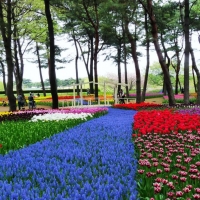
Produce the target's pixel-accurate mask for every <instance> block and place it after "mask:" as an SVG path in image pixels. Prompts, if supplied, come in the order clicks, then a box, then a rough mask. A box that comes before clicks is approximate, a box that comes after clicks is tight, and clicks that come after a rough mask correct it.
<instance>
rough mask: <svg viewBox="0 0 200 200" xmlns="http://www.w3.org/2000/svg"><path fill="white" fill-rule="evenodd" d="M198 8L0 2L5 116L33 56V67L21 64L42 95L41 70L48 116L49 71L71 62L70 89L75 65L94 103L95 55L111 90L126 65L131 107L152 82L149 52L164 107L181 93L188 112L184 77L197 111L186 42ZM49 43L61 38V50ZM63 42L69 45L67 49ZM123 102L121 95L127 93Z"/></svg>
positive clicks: (91, 0)
mask: <svg viewBox="0 0 200 200" xmlns="http://www.w3.org/2000/svg"><path fill="white" fill-rule="evenodd" d="M199 6H200V3H199V0H193V1H191V0H184V1H182V2H180V1H160V0H157V1H151V0H146V1H143V0H135V1H130V0H124V1H121V0H120V1H118V0H116V1H114V0H106V1H105V0H76V1H75V0H74V1H72V0H70V1H69V0H44V1H41V0H34V1H32V0H26V1H25V0H7V1H0V29H1V35H0V51H1V57H0V67H1V68H0V73H1V75H2V78H3V87H4V90H5V93H6V95H7V97H8V100H9V105H10V110H11V111H14V110H16V98H15V96H14V93H13V90H15V88H14V87H15V85H16V91H17V93H22V94H23V87H22V86H23V82H26V81H27V80H24V68H25V67H26V66H25V59H26V57H25V55H26V53H32V54H35V56H34V57H35V58H36V59H31V60H29V62H33V63H35V65H36V66H37V67H38V71H39V76H40V80H41V81H40V82H41V88H42V89H43V93H44V95H45V80H43V75H42V68H48V71H49V80H48V81H49V85H50V89H51V95H52V108H58V93H57V88H58V82H57V77H56V70H57V69H59V68H63V67H65V66H66V67H67V65H68V64H69V63H70V62H74V66H75V72H76V73H75V74H76V75H75V77H73V79H74V80H75V82H76V83H77V84H78V83H79V82H80V78H79V76H80V74H79V72H80V70H79V63H81V66H84V67H85V70H86V72H87V79H88V82H91V84H90V85H89V87H90V91H91V93H94V95H95V98H98V84H95V86H94V85H93V84H92V82H93V81H94V82H95V83H98V81H99V77H98V67H99V66H98V63H99V59H100V58H99V57H100V55H101V57H102V56H103V57H104V59H105V60H112V61H113V62H114V63H115V64H116V66H117V72H118V73H117V82H118V83H119V89H120V87H121V86H120V83H122V82H124V83H125V84H128V81H129V78H128V75H129V74H131V73H132V72H130V70H129V71H128V70H127V65H128V64H129V65H132V69H133V72H134V73H135V74H134V77H135V78H134V82H135V89H136V102H137V103H140V102H142V101H144V100H145V93H146V90H147V84H148V83H149V81H153V80H154V81H155V79H154V78H153V79H152V76H149V70H151V68H150V59H151V54H150V51H151V50H152V48H153V49H154V50H155V52H156V54H157V57H158V61H159V64H158V68H159V69H161V72H159V74H160V75H161V77H162V79H161V83H159V84H161V85H162V86H163V92H164V93H167V94H168V97H169V104H170V105H173V104H175V99H174V94H176V93H178V91H180V89H181V88H182V87H183V88H184V102H185V103H186V104H189V93H190V92H191V91H190V84H189V83H190V80H189V79H190V76H191V75H192V77H193V79H194V81H193V83H194V90H195V91H196V92H197V104H200V94H199V93H200V81H199V80H200V73H199V69H198V67H197V62H196V58H195V53H194V51H193V46H192V43H191V41H192V36H193V35H198V31H199V30H200V24H199V16H200V15H199V14H200V13H199V12H200V9H199ZM194 33H195V34H194ZM56 37H57V38H63V42H62V43H63V44H64V43H66V47H65V48H63V45H62V47H61V46H59V45H57V44H56V42H55V38H56ZM64 38H65V39H64ZM69 42H70V44H71V43H72V42H73V46H71V45H69ZM72 47H73V48H74V55H68V54H67V53H66V55H64V56H63V51H66V50H67V49H70V48H72ZM144 49H145V61H146V68H145V75H144V77H143V76H142V73H141V66H140V62H139V61H138V60H139V58H140V57H141V56H142V55H143V54H144ZM181 64H182V66H183V73H182V74H180V69H181ZM122 68H123V69H124V70H123V71H124V73H122ZM152 70H153V69H152ZM190 72H191V74H190ZM30 73H31V70H30ZM69 73H70V72H69ZM151 74H152V73H151ZM153 75H155V74H153ZM148 79H149V80H148ZM122 80H123V81H122ZM172 83H173V84H172ZM154 84H158V83H154ZM126 94H127V95H128V94H129V88H128V87H126Z"/></svg>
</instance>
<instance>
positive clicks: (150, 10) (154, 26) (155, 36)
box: [139, 0, 176, 105]
mask: <svg viewBox="0 0 200 200" xmlns="http://www.w3.org/2000/svg"><path fill="white" fill-rule="evenodd" d="M139 2H140V3H141V4H142V6H143V7H144V9H145V10H146V11H147V13H148V15H149V19H150V22H151V28H152V37H153V44H154V47H155V50H156V53H157V56H158V59H159V63H160V65H161V68H162V71H163V74H164V79H165V80H166V89H167V93H168V99H169V105H174V104H175V103H176V102H175V98H174V92H173V88H172V84H171V80H170V76H169V71H168V68H167V65H166V63H165V60H164V57H163V55H162V52H161V49H160V45H159V42H158V29H157V24H156V19H155V15H154V12H153V6H152V0H147V8H146V6H145V5H144V4H143V2H142V1H141V0H139Z"/></svg>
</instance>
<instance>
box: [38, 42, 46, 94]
mask: <svg viewBox="0 0 200 200" xmlns="http://www.w3.org/2000/svg"><path fill="white" fill-rule="evenodd" d="M36 54H37V60H38V68H39V74H40V82H41V86H42V91H43V95H44V97H46V90H45V87H44V81H43V76H42V66H41V61H40V52H39V46H38V43H37V42H36Z"/></svg>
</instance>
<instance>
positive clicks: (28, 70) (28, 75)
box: [24, 33, 200, 82]
mask: <svg viewBox="0 0 200 200" xmlns="http://www.w3.org/2000/svg"><path fill="white" fill-rule="evenodd" d="M56 42H57V45H59V46H61V47H62V46H63V47H64V48H66V45H68V46H70V48H69V49H68V50H67V51H66V52H65V53H64V54H63V57H64V56H66V55H70V56H71V57H72V58H73V57H75V51H74V46H73V45H72V44H70V43H67V41H66V40H64V39H61V40H58V41H56ZM192 45H193V49H194V52H195V55H196V59H197V58H198V55H199V51H200V44H199V42H198V34H197V33H195V34H193V36H192ZM151 49H152V51H151V52H150V63H151V65H152V64H153V63H154V62H158V58H157V55H156V53H155V51H154V46H153V45H152V46H151ZM138 51H142V52H143V56H142V57H139V58H138V60H139V66H140V68H141V73H144V71H145V67H146V55H145V50H142V49H141V47H138ZM104 53H105V51H104ZM115 54H116V52H113V55H115ZM24 57H25V58H26V59H27V60H30V59H34V60H36V56H35V55H33V54H31V53H26V54H25V55H24ZM104 58H105V55H102V54H101V53H99V56H98V61H99V62H98V69H97V70H98V75H99V76H106V77H108V76H109V75H111V74H113V75H117V66H116V64H115V63H113V61H112V60H110V61H104ZM27 60H25V68H24V78H25V79H30V80H31V81H32V82H40V77H39V69H38V67H37V64H33V63H31V62H28V61H27ZM128 62H129V63H128V65H127V68H128V73H129V74H134V73H135V70H134V63H133V60H132V59H129V61H128ZM197 62H198V60H197ZM183 63H184V60H183V61H182V65H183ZM190 64H191V62H190ZM78 69H79V72H78V73H79V77H80V78H85V77H87V73H86V69H85V66H84V64H83V61H82V60H79V61H78ZM123 72H124V67H123V64H122V73H123ZM42 74H43V80H46V79H48V78H49V76H48V69H43V70H42ZM56 77H57V78H58V79H61V80H64V79H68V78H74V79H75V62H74V60H73V61H72V62H71V63H66V64H65V68H63V69H59V70H56Z"/></svg>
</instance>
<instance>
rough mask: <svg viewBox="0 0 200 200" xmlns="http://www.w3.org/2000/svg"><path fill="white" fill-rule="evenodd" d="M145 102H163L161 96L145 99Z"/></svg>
mask: <svg viewBox="0 0 200 200" xmlns="http://www.w3.org/2000/svg"><path fill="white" fill-rule="evenodd" d="M145 102H146V103H147V102H148V103H158V104H162V102H163V97H158V98H150V99H146V100H145Z"/></svg>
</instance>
